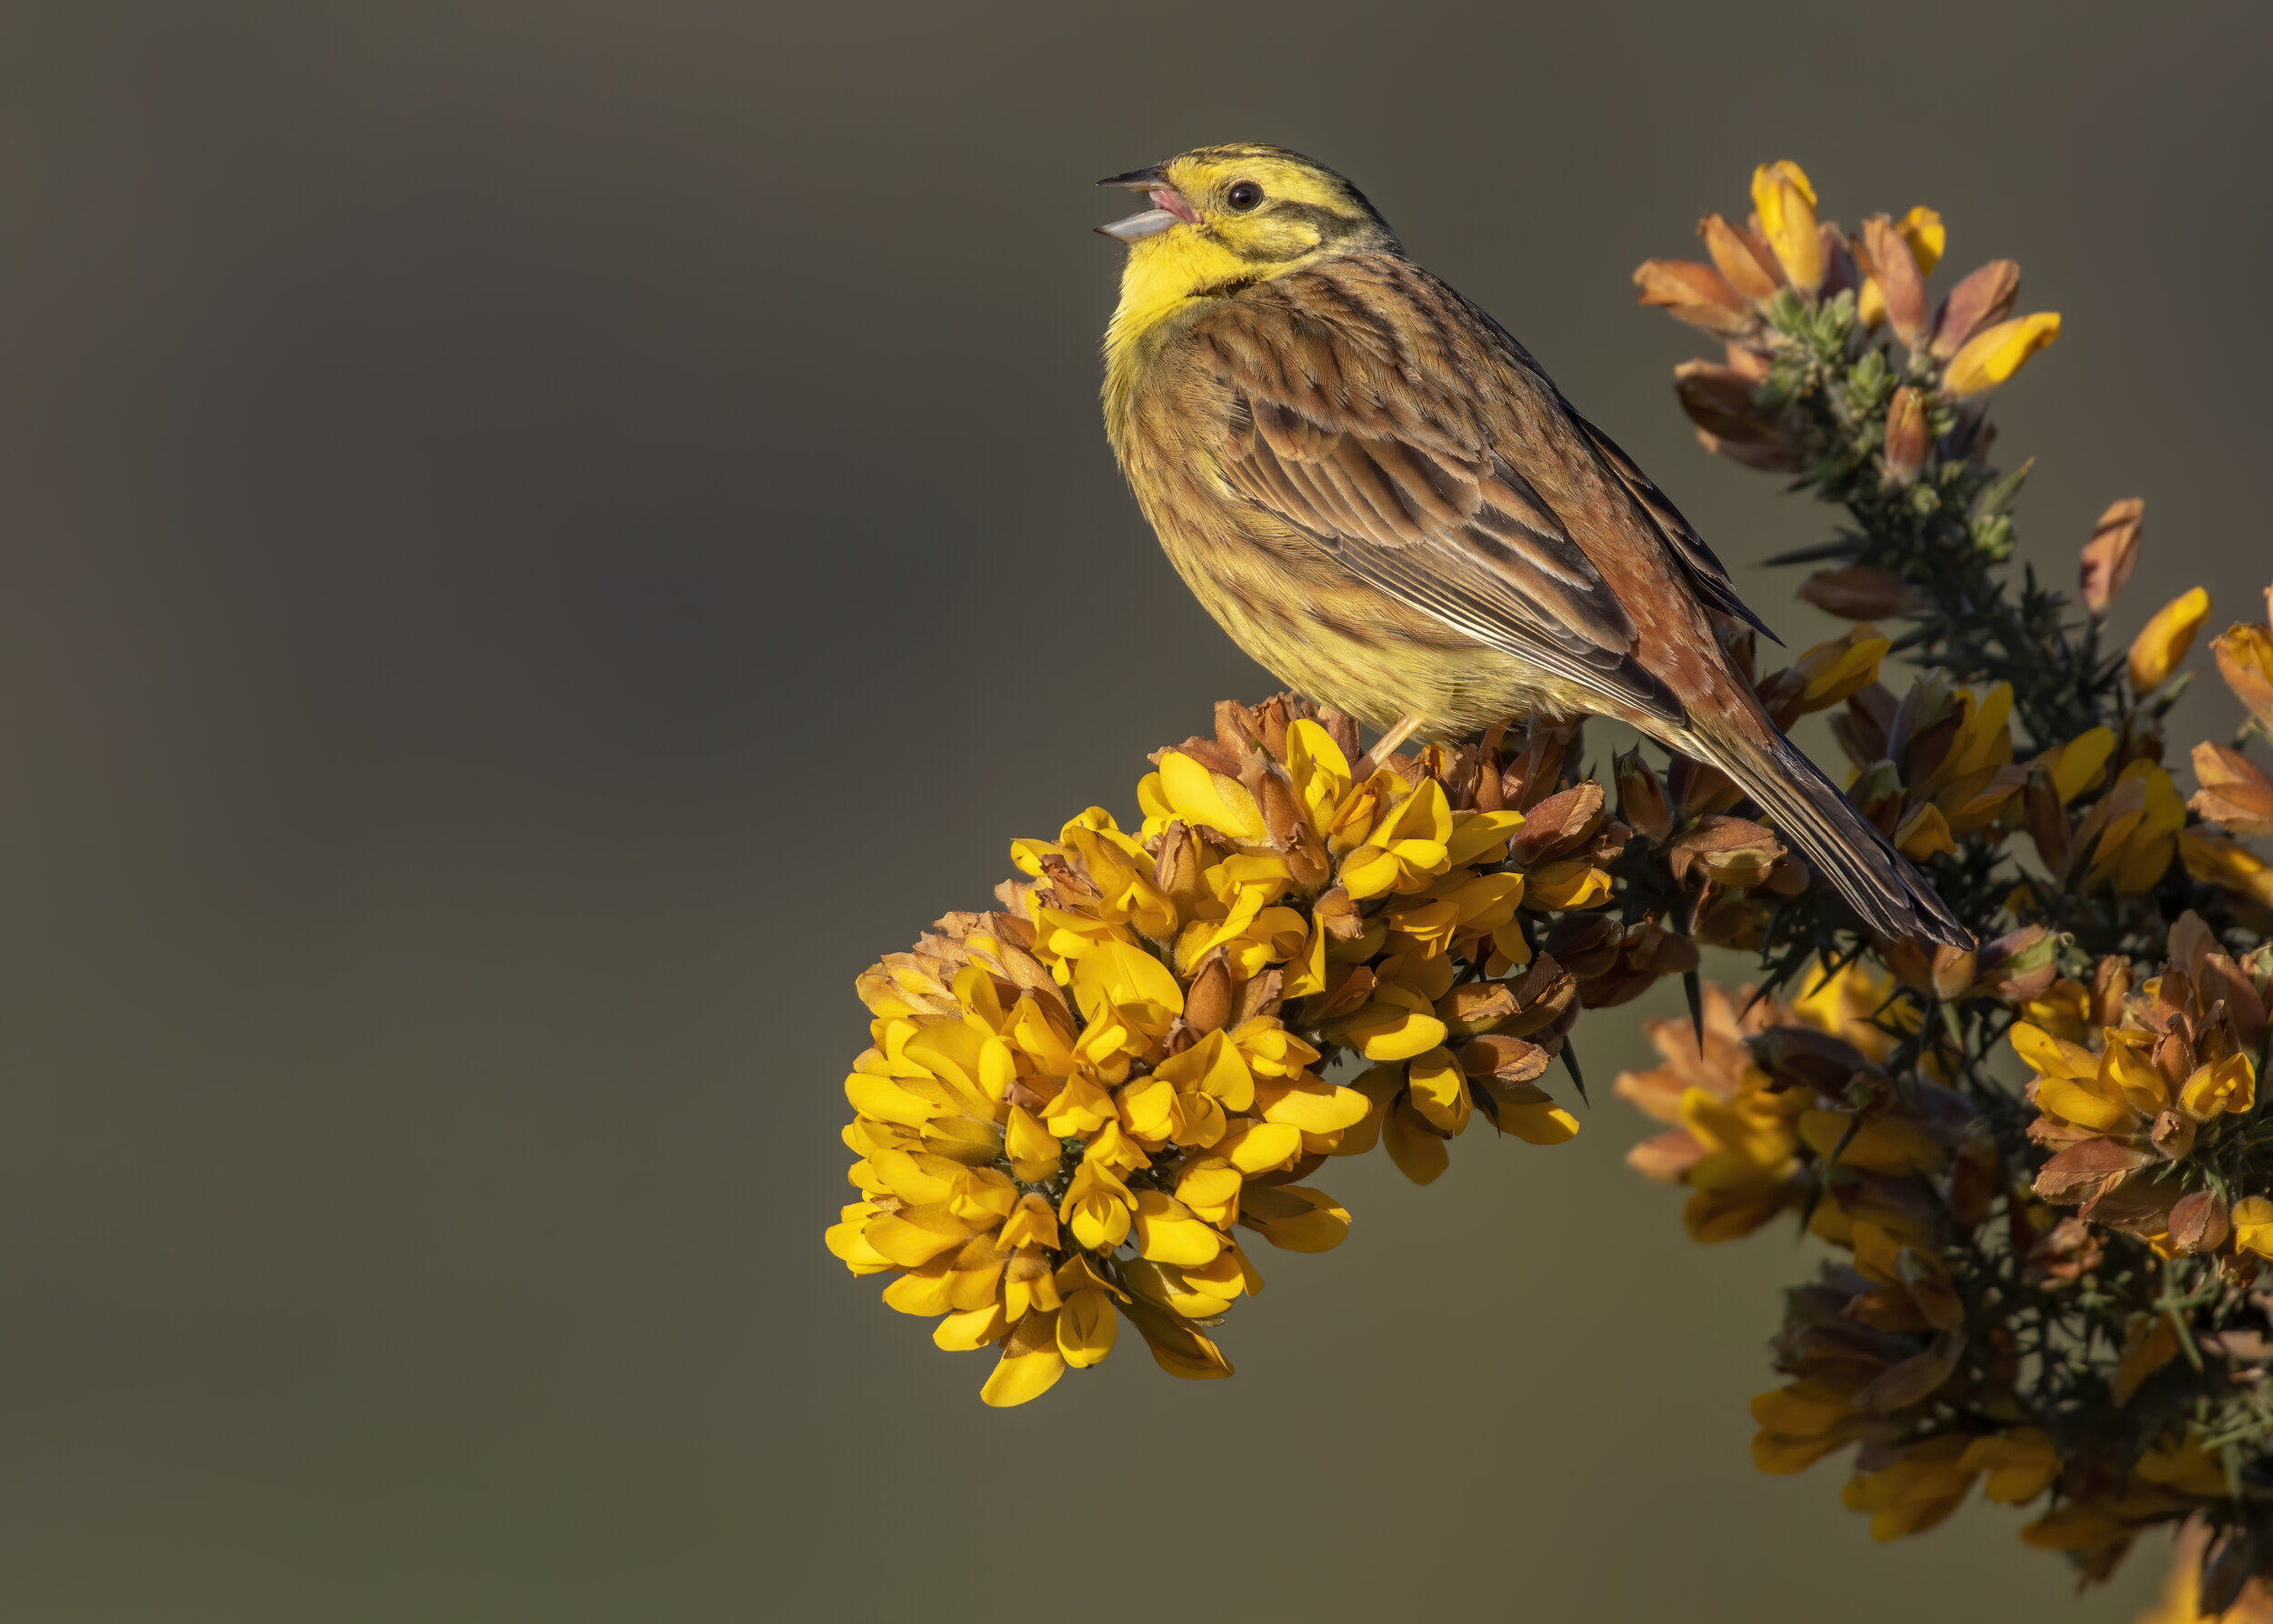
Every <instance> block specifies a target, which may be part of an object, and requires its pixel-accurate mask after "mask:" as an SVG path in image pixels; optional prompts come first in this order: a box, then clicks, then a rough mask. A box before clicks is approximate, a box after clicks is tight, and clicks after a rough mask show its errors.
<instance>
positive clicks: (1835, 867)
mask: <svg viewBox="0 0 2273 1624" xmlns="http://www.w3.org/2000/svg"><path fill="white" fill-rule="evenodd" d="M1759 721H1760V724H1761V726H1760V727H1759V732H1760V734H1761V735H1762V736H1763V737H1760V738H1754V737H1747V735H1746V734H1739V733H1736V732H1733V731H1724V730H1720V729H1716V730H1714V732H1713V733H1712V734H1710V735H1706V734H1692V735H1691V736H1690V737H1689V738H1688V739H1687V741H1686V742H1685V744H1684V746H1683V748H1684V749H1685V750H1687V752H1688V753H1690V754H1693V755H1697V756H1699V757H1703V758H1704V759H1705V760H1707V761H1709V762H1711V763H1712V764H1713V765H1714V766H1715V767H1718V768H1720V770H1721V771H1723V772H1725V773H1727V775H1728V776H1729V777H1731V778H1734V779H1735V780H1736V781H1737V783H1738V784H1739V785H1741V786H1743V787H1744V789H1745V791H1746V793H1747V794H1748V795H1750V796H1751V797H1752V798H1753V799H1754V800H1755V801H1757V802H1758V803H1759V805H1760V807H1761V809H1762V810H1763V811H1765V812H1766V813H1767V816H1768V817H1769V819H1770V820H1771V821H1772V822H1773V823H1774V824H1775V826H1776V828H1777V833H1778V834H1780V835H1782V836H1783V837H1785V838H1786V839H1787V840H1789V841H1790V842H1791V843H1792V844H1793V845H1794V846H1796V847H1798V848H1799V850H1800V853H1801V855H1802V856H1804V857H1806V858H1807V861H1808V862H1809V863H1811V864H1813V865H1814V866H1815V869H1816V872H1817V873H1818V874H1820V875H1821V876H1822V877H1824V878H1825V879H1826V880H1827V881H1829V882H1830V884H1831V885H1832V886H1833V887H1835V888H1836V889H1837V891H1838V893H1839V895H1840V896H1842V897H1846V898H1847V902H1848V903H1849V904H1850V905H1852V907H1854V909H1855V911H1856V912H1857V914H1859V915H1861V916H1862V918H1863V922H1864V923H1865V924H1866V925H1867V926H1869V927H1871V928H1872V929H1873V930H1876V931H1877V932H1878V933H1879V934H1881V935H1883V936H1888V937H1912V938H1915V937H1926V938H1928V939H1929V940H1932V941H1937V942H1947V943H1948V944H1950V945H1951V946H1953V947H1972V946H1973V945H1974V942H1973V937H1972V934H1971V933H1970V932H1969V931H1968V930H1967V929H1966V927H1964V926H1963V925H1962V924H1960V923H1958V917H1957V916H1956V915H1955V914H1953V913H1951V912H1950V911H1949V908H1948V905H1947V904H1945V903H1944V902H1943V901H1942V899H1941V898H1940V897H1939V896H1938V895H1937V894H1936V893H1935V890H1934V887H1933V885H1932V884H1931V882H1929V881H1928V879H1927V878H1926V877H1925V876H1924V875H1922V874H1920V873H1919V872H1918V870H1917V869H1916V868H1914V867H1911V866H1910V862H1909V859H1908V858H1907V857H1904V856H1903V855H1902V854H1901V853H1900V852H1898V851H1897V850H1895V848H1894V843H1893V842H1892V841H1890V840H1888V839H1887V837H1885V836H1884V835H1882V834H1880V833H1879V832H1878V830H1877V827H1876V826H1875V825H1873V824H1872V823H1871V822H1870V820H1869V819H1868V818H1867V817H1864V816H1863V815H1862V814H1861V813H1860V812H1858V811H1857V810H1856V808H1855V804H1854V803H1853V802H1852V801H1850V800H1848V799H1847V797H1846V796H1844V795H1842V794H1840V793H1839V790H1838V788H1837V786H1835V785H1834V784H1833V783H1832V782H1831V781H1830V779H1828V778H1827V777H1824V776H1823V773H1822V771H1821V770H1820V769H1819V768H1817V766H1816V764H1815V763H1814V762H1812V761H1810V760H1808V759H1807V757H1805V756H1803V755H1801V754H1800V753H1799V751H1798V750H1797V748H1796V747H1794V746H1793V744H1792V742H1791V741H1790V740H1789V739H1787V738H1786V737H1784V736H1783V735H1782V734H1780V733H1777V732H1776V731H1774V729H1773V728H1772V727H1768V726H1767V718H1766V717H1761V718H1759ZM1748 732H1749V730H1747V733H1748Z"/></svg>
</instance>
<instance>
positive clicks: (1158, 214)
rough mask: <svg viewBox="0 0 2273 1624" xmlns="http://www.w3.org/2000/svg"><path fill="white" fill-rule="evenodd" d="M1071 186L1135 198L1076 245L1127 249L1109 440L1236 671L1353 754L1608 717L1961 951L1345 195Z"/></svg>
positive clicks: (1558, 429) (1621, 468)
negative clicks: (1415, 740) (1413, 741)
mask: <svg viewBox="0 0 2273 1624" xmlns="http://www.w3.org/2000/svg"><path fill="white" fill-rule="evenodd" d="M1097 184H1098V185H1102V186H1110V187H1122V188H1126V189H1128V190H1130V191H1136V192H1142V193H1145V194H1146V195H1147V199H1146V200H1147V204H1148V205H1149V206H1148V207H1147V208H1146V209H1145V210H1143V211H1142V212H1140V213H1138V214H1136V215H1132V216H1129V217H1128V218H1126V219H1124V220H1119V221H1116V222H1115V223H1114V224H1112V225H1109V226H1099V227H1097V228H1096V229H1097V230H1099V231H1100V232H1102V233H1104V234H1105V235H1106V236H1110V237H1113V238H1115V239H1116V240H1117V241H1119V242H1121V243H1123V244H1126V247H1127V254H1126V259H1125V261H1124V264H1123V266H1122V275H1121V286H1120V298H1119V303H1118V305H1117V306H1116V308H1115V310H1114V312H1113V316H1112V319H1111V321H1110V323H1109V325H1108V326H1107V327H1106V336H1105V363H1106V364H1105V380H1104V386H1103V397H1104V409H1105V424H1106V437H1107V439H1108V440H1109V441H1110V442H1111V444H1112V447H1113V452H1114V456H1115V457H1116V460H1117V461H1118V463H1119V465H1120V467H1121V471H1122V473H1123V474H1124V475H1125V476H1126V478H1127V481H1128V485H1129V487H1130V489H1131V491H1132V492H1133V493H1134V494H1135V496H1136V502H1137V506H1139V508H1141V509H1142V511H1143V513H1144V516H1145V517H1146V518H1147V520H1148V521H1149V522H1150V523H1151V525H1152V527H1153V529H1154V531H1155V532H1156V533H1157V536H1158V537H1159V540H1160V544H1161V546H1162V547H1163V549H1164V550H1165V551H1166V552H1167V556H1168V559H1169V561H1170V562H1171V564H1173V565H1174V566H1175V567H1176V569H1177V573H1178V574H1179V575H1180V576H1182V577H1183V579H1184V581H1185V583H1186V585H1187V586H1189V587H1190V588H1191V590H1192V592H1193V594H1194V595H1195V596H1197V597H1198V599H1199V601H1200V603H1201V604H1202V605H1203V606H1205V607H1206V608H1207V611H1208V612H1209V613H1210V614H1211V615H1212V616H1213V617H1215V619H1216V620H1217V623H1218V624H1219V625H1221V626H1222V627H1223V629H1224V630H1225V631H1226V632H1227V633H1228V634H1229V635H1230V637H1231V638H1232V640H1233V641H1234V642H1235V643H1237V645H1238V646H1239V647H1241V648H1242V649H1244V650H1245V651H1246V652H1247V654H1248V655H1249V656H1251V657H1253V658H1254V659H1255V660H1256V661H1257V663H1258V664H1260V665H1261V666H1263V667H1265V668H1267V670H1269V671H1270V672H1271V673H1272V674H1273V675H1274V676H1276V677H1278V679H1279V680H1280V681H1282V682H1284V683H1286V684H1287V686H1288V687H1290V688H1292V689H1294V690H1296V691H1297V692H1299V693H1301V694H1304V695H1307V697H1310V698H1312V699H1313V700H1316V701H1317V702H1318V703H1319V704H1321V705H1324V706H1327V707H1332V708H1333V709H1336V710H1338V711H1340V712H1342V713H1344V714H1346V715H1347V716H1349V717H1353V718H1354V719H1356V720H1357V721H1358V722H1361V723H1363V724H1365V725H1366V726H1367V727H1372V728H1375V729H1377V730H1379V731H1380V732H1381V737H1380V739H1379V740H1378V741H1377V744H1376V745H1375V747H1374V749H1373V751H1372V752H1370V756H1371V757H1372V758H1373V759H1376V760H1378V759H1382V758H1386V757H1387V754H1388V752H1389V751H1390V750H1391V749H1393V748H1394V747H1396V746H1397V744H1400V743H1402V742H1404V741H1405V740H1406V739H1407V738H1408V737H1413V736H1414V735H1416V734H1418V735H1419V736H1420V737H1424V738H1427V739H1434V740H1439V741H1444V742H1447V743H1450V742H1454V741H1457V740H1458V739H1461V738H1464V737H1468V736H1470V735H1473V734H1475V733H1477V732H1478V731H1480V730H1482V729H1484V728H1487V727H1492V726H1494V725H1496V724H1502V723H1506V722H1508V721H1510V720H1512V719H1514V718H1516V717H1523V716H1540V715H1548V716H1555V717H1575V716H1578V715H1594V716H1604V717H1614V718H1616V719H1617V720H1618V721H1620V722H1624V723H1627V724H1628V725H1630V726H1631V727H1635V728H1637V730H1639V731H1640V732H1641V733H1643V734H1646V735H1647V736H1648V737H1651V738H1653V739H1655V740H1657V742H1658V744H1660V745H1661V746H1663V747H1666V748H1667V749H1668V750H1673V751H1677V752H1679V753H1681V754H1683V755H1685V756H1688V757H1693V758H1695V759H1697V760H1700V761H1703V762H1707V763H1709V764H1710V765H1712V766H1714V767H1718V768H1720V769H1721V770H1722V771H1723V772H1725V773H1727V775H1728V777H1730V778H1731V779H1733V780H1734V781H1735V782H1736V783H1737V785H1738V786H1739V787H1741V788H1742V789H1743V790H1744V791H1745V792H1746V793H1747V795H1748V796H1750V797H1751V798H1752V800H1753V801H1754V802H1755V803H1756V804H1757V806H1758V807H1760V808H1761V809H1762V811H1763V813H1764V815H1765V816H1766V817H1767V820H1768V821H1769V822H1770V823H1772V824H1773V825H1774V826H1775V827H1776V828H1777V831H1778V832H1779V833H1780V834H1781V835H1782V836H1784V837H1786V838H1787V840H1788V841H1789V842H1790V843H1791V844H1793V845H1795V846H1797V847H1798V849H1799V851H1800V852H1801V853H1802V854H1803V855H1804V856H1805V857H1807V861H1808V862H1809V863H1810V864H1811V865H1812V866H1813V867H1814V869H1815V871H1816V872H1817V874H1819V875H1821V876H1823V877H1825V878H1827V880H1828V881H1829V882H1830V884H1831V885H1832V886H1833V887H1835V888H1836V889H1837V891H1838V893H1839V894H1840V896H1842V897H1845V898H1846V900H1847V903H1848V904H1849V906H1851V907H1852V908H1853V909H1854V911H1855V913H1856V915H1857V917H1859V918H1860V920H1861V921H1862V922H1863V924H1864V925H1865V926H1867V927H1868V928H1869V929H1871V930H1873V931H1875V932H1877V934H1878V935H1880V936H1881V937H1887V938H1890V939H1903V940H1918V939H1919V938H1924V939H1926V940H1928V941H1931V942H1941V943H1947V944H1949V945H1951V946H1953V947H1972V946H1973V937H1972V936H1971V935H1970V933H1968V931H1967V930H1966V928H1965V927H1964V926H1963V925H1962V924H1960V923H1959V922H1958V919H1957V917H1955V916H1954V915H1953V914H1952V913H1951V912H1950V911H1949V909H1948V907H1947V906H1946V905H1945V904H1944V903H1943V902H1942V900H1941V898H1940V897H1939V896H1938V895H1937V894H1936V892H1935V890H1934V887H1933V886H1932V885H1931V884H1930V883H1929V882H1928V880H1927V879H1926V878H1925V877H1923V876H1922V875H1920V874H1919V873H1918V870H1917V869H1916V868H1915V867H1912V866H1911V865H1910V863H1909V862H1908V860H1907V859H1905V858H1904V857H1902V855H1901V854H1900V853H1899V852H1898V851H1897V850H1896V849H1895V848H1894V847H1893V845H1892V843H1891V842H1889V841H1888V840H1887V837H1886V836H1885V835H1884V834H1883V833H1881V832H1880V831H1879V830H1878V829H1877V827H1875V826H1874V825H1873V824H1872V823H1871V822H1870V821H1869V820H1868V819H1867V818H1866V817H1863V816H1862V814H1861V813H1860V812H1859V811H1857V809H1856V807H1855V806H1854V804H1853V803H1852V802H1850V801H1849V800H1848V799H1847V797H1846V796H1845V795H1843V794H1842V793H1840V791H1839V790H1838V789H1837V787H1835V786H1834V785H1833V784H1832V783H1831V781H1830V780H1829V779H1828V778H1827V777H1824V775H1823V774H1822V772H1821V771H1820V770H1818V769H1817V767H1816V766H1815V765H1814V763H1812V762H1811V761H1809V760H1808V759H1807V757H1806V756H1804V755H1802V754H1801V753H1800V752H1799V750H1798V749H1797V748H1796V747H1794V746H1793V745H1792V744H1791V742H1790V741H1789V740H1788V739H1787V738H1786V737H1784V735H1783V732H1782V730H1781V729H1780V728H1778V727H1777V726H1776V724H1775V723H1774V722H1773V721H1772V720H1771V719H1770V718H1769V717H1768V715H1767V712H1766V711H1765V710H1764V709H1763V708H1762V707H1761V705H1760V702H1759V700H1758V699H1757V697H1755V695H1754V693H1753V690H1752V687H1751V685H1750V684H1749V683H1748V682H1747V680H1746V679H1745V678H1744V677H1742V676H1741V675H1740V674H1739V672H1738V671H1737V667H1736V666H1735V665H1734V663H1733V662H1732V661H1731V660H1730V658H1729V657H1728V655H1727V651H1726V650H1725V649H1724V647H1722V643H1721V640H1720V638H1719V637H1718V636H1717V635H1716V632H1715V629H1714V624H1713V618H1712V617H1715V616H1727V617H1735V618H1736V619H1737V620H1740V621H1743V622H1746V623H1747V624H1749V625H1751V626H1753V627H1757V628H1758V629H1759V630H1760V631H1762V632H1767V626H1766V624H1765V623H1764V622H1762V621H1761V619H1760V618H1759V617H1758V616H1757V615H1755V614H1754V613H1753V612H1752V611H1751V609H1749V608H1748V607H1747V606H1746V605H1745V604H1744V602H1743V601H1742V600H1741V599H1740V598H1739V597H1738V596H1737V592H1736V589H1735V587H1734V586H1732V585H1731V584H1730V581H1729V578H1728V572H1727V569H1725V568H1724V567H1723V566H1722V565H1721V563H1720V560H1719V559H1718V558H1717V557H1716V556H1714V554H1713V551H1712V549H1711V548H1710V547H1708V546H1706V544H1705V542H1704V539H1703V538H1702V537H1701V536H1698V535H1697V531H1696V530H1695V529H1694V528H1693V527H1692V526H1690V525H1689V523H1688V521H1687V520H1686V519H1685V518H1683V517H1682V516H1681V514H1680V512H1679V510H1678V509H1677V508H1676V507H1675V506H1674V505H1673V503H1672V502H1671V501H1670V500H1669V499H1667V496H1666V495H1665V493H1664V492H1663V491H1661V490H1660V489H1659V488H1658V487H1657V486H1656V485H1655V484H1653V483H1652V482H1651V481H1650V480H1649V478H1648V477H1647V476H1646V475H1644V474H1643V473H1642V471H1641V469H1640V468H1639V467H1637V466H1636V465H1635V463H1634V461H1633V459H1632V458H1631V457H1629V456H1627V455H1626V454H1625V453H1624V452H1623V451H1621V450H1620V449H1619V448H1618V447H1617V445H1616V444H1615V443H1613V442H1612V441H1611V439H1610V437H1609V436H1607V435H1606V434H1604V433H1603V432H1602V431H1601V430H1600V429H1598V428H1597V427H1596V426H1594V425H1593V424H1591V423H1589V422H1587V419H1586V418H1584V417H1582V416H1579V414H1578V413H1577V410H1576V409H1575V408H1574V407H1573V406H1571V404H1570V402H1569V401H1568V400H1567V399H1566V398H1565V397H1564V396H1563V394H1562V391H1561V390H1560V389H1558V388H1557V386H1556V385H1555V383H1554V382H1553V380H1551V379H1550V378H1549V377H1548V376H1547V373H1546V372H1545V371H1544V370H1542V369H1541V367H1540V366H1539V364H1538V363H1537V361H1535V360H1534V359H1533V358H1532V357H1531V355H1530V353H1529V352H1528V351H1527V350H1526V349H1525V348H1524V346H1522V345H1521V344H1519V343H1517V341H1516V339H1515V338H1514V337H1513V336H1511V335H1510V334H1509V333H1508V332H1507V329H1506V328H1505V327H1503V326H1500V325H1499V324H1498V323H1497V321H1495V320H1493V319H1492V317H1491V316H1487V314H1485V312H1484V311H1483V310H1482V309H1481V308H1479V307H1478V306H1476V305H1475V304H1473V303H1471V302H1470V301H1469V300H1467V298H1464V297H1463V296H1461V295H1460V294H1458V293H1457V292H1455V291H1454V290H1453V288H1452V287H1450V286H1448V285H1447V284H1446V283H1444V282H1443V281H1440V280H1439V279H1438V278H1437V277H1436V276H1432V275H1430V274H1429V273H1428V272H1427V270H1425V269H1423V268H1422V267H1421V266H1419V265H1417V264H1416V263H1415V262H1414V261H1413V260H1412V259H1411V258H1410V257H1409V256H1407V254H1406V252H1405V249H1404V247H1403V246H1402V245H1400V244H1399V242H1398V241H1397V236H1396V235H1395V234H1394V233H1393V232H1392V231H1391V230H1390V229H1389V226H1388V224H1387V221H1385V220H1384V219H1383V218H1382V216H1381V215H1380V214H1379V212H1378V211H1377V210H1376V209H1375V207H1374V206H1373V205H1372V204H1371V203H1369V202H1368V201H1367V198H1366V196H1365V195H1364V194H1363V193H1361V192H1360V191H1359V190H1358V189H1357V187H1356V186H1355V185H1352V184H1351V183H1350V182H1349V181H1347V180H1346V179H1344V178H1343V177H1342V176H1341V175H1337V173H1335V172H1334V171H1333V170H1331V169H1329V168H1327V166H1326V165H1323V164H1319V163H1317V162H1314V161H1313V160H1311V159H1309V158H1307V157H1304V156H1303V155H1300V154H1298V153H1295V152H1291V151H1288V150H1287V149H1286V148H1284V147H1279V146H1272V145H1262V144H1256V143H1237V144H1232V145H1217V146H1204V147H1197V148H1195V149H1193V150H1191V151H1189V152H1185V153H1182V154H1179V155H1177V156H1175V157H1172V158H1168V159H1167V160H1165V161H1164V162H1161V163H1158V164H1154V165H1147V167H1144V168H1141V169H1132V170H1130V171H1128V172H1127V173H1126V174H1124V175H1109V176H1107V177H1106V179H1104V180H1102V181H1100V182H1098V183H1097ZM1767 635H1768V636H1769V637H1774V634H1773V633H1772V632H1768V633H1767Z"/></svg>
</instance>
